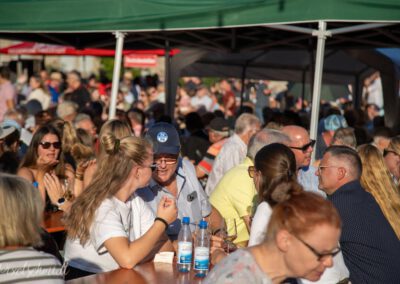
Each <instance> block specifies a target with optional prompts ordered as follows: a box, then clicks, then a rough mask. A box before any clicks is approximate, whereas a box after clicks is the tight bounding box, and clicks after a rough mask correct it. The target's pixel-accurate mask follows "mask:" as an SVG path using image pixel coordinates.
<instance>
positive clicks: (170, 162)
mask: <svg viewBox="0 0 400 284" xmlns="http://www.w3.org/2000/svg"><path fill="white" fill-rule="evenodd" d="M177 162H178V158H159V159H155V161H154V164H155V165H156V166H159V165H161V164H162V163H165V164H166V165H167V166H169V165H175V164H176V163H177Z"/></svg>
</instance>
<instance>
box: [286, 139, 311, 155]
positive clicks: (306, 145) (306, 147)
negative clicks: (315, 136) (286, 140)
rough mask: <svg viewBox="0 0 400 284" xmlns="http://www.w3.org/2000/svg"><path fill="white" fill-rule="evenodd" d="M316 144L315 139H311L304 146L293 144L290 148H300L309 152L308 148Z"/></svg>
mask: <svg viewBox="0 0 400 284" xmlns="http://www.w3.org/2000/svg"><path fill="white" fill-rule="evenodd" d="M314 145H315V140H311V141H310V142H309V143H307V144H305V145H303V146H301V147H294V146H291V147H289V148H291V149H296V150H300V151H302V152H303V153H305V152H307V150H308V148H310V147H311V148H312V147H314Z"/></svg>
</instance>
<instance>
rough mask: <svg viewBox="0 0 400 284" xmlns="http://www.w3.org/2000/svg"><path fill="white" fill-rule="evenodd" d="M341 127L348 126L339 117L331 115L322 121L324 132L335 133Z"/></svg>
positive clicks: (342, 118)
mask: <svg viewBox="0 0 400 284" xmlns="http://www.w3.org/2000/svg"><path fill="white" fill-rule="evenodd" d="M342 127H343V128H345V127H348V125H347V121H346V119H345V118H344V117H343V116H341V115H337V114H331V115H330V116H328V117H327V118H325V119H324V128H325V131H329V130H331V131H336V130H338V129H339V128H342Z"/></svg>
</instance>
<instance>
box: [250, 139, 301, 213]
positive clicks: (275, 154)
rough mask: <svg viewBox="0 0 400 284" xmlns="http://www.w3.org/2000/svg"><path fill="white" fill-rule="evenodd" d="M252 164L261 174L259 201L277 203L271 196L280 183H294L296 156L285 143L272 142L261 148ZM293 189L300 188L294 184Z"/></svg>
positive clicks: (270, 203)
mask: <svg viewBox="0 0 400 284" xmlns="http://www.w3.org/2000/svg"><path fill="white" fill-rule="evenodd" d="M254 166H255V168H256V170H257V171H259V172H260V174H261V182H260V184H259V186H258V187H259V188H258V189H257V190H258V195H259V199H260V200H261V201H266V202H268V204H269V205H270V206H274V205H275V204H277V200H275V198H274V197H273V196H272V195H273V193H274V191H275V190H278V191H279V190H280V188H279V187H278V185H279V184H281V183H288V182H294V183H296V180H297V179H296V158H295V156H294V154H293V152H292V151H291V150H290V149H289V148H288V147H287V146H285V145H283V144H279V143H272V144H269V145H267V146H264V147H263V148H261V149H260V150H259V151H258V152H257V154H256V157H255V158H254ZM293 188H294V189H295V190H302V188H301V187H300V186H294V187H293Z"/></svg>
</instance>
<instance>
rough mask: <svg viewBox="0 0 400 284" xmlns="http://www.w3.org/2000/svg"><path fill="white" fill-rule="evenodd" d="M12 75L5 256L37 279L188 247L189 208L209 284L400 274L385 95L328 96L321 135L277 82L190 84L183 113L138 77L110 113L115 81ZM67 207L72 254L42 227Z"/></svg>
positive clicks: (395, 279) (124, 84) (399, 202)
mask: <svg viewBox="0 0 400 284" xmlns="http://www.w3.org/2000/svg"><path fill="white" fill-rule="evenodd" d="M10 78H11V76H10V71H9V69H8V68H6V67H1V68H0V121H1V124H0V171H1V178H0V203H1V204H0V205H1V206H0V208H1V210H0V212H1V216H0V220H1V221H0V222H1V225H0V262H1V263H4V264H7V267H9V268H12V269H14V270H13V271H18V269H23V266H24V265H25V266H26V263H28V266H33V265H34V262H35V261H34V260H35V259H39V258H40V259H43V262H40V263H41V264H40V265H42V266H43V267H42V268H43V269H42V270H40V271H41V272H43V274H42V275H35V277H37V279H36V280H37V281H42V280H43V279H53V280H54V279H58V280H57V281H62V280H63V279H66V280H68V279H74V278H77V277H82V276H86V275H90V274H94V273H101V272H106V271H111V270H115V269H118V268H128V269H131V268H133V267H135V266H136V265H138V264H141V263H143V262H147V261H151V260H152V258H153V257H154V255H155V254H156V253H158V252H160V251H174V252H176V251H177V239H178V235H179V232H180V230H181V227H182V223H181V221H182V220H183V218H184V217H189V218H190V227H191V231H192V232H193V233H195V232H196V224H198V223H199V222H200V221H201V220H205V221H207V222H208V224H209V231H210V232H211V233H212V237H211V248H210V259H211V263H212V264H213V266H214V267H213V268H212V270H211V271H210V273H209V275H208V276H207V278H206V279H205V283H243V282H245V281H247V282H248V281H250V282H251V283H296V282H297V283H350V282H351V283H374V284H376V283H385V284H386V283H400V262H399V261H398V259H397V258H398V256H400V243H399V237H400V188H399V186H400V136H395V133H393V130H392V129H390V128H388V127H386V126H385V123H384V119H383V117H382V116H380V115H379V109H378V107H377V106H376V105H373V104H367V105H365V107H364V108H363V109H355V108H354V107H353V106H352V105H351V103H349V102H343V104H341V105H332V104H329V103H324V104H322V105H321V113H320V120H319V125H318V137H317V141H315V140H312V139H310V135H309V133H308V131H307V129H308V127H309V123H308V121H309V120H308V119H309V116H308V115H309V113H307V111H306V110H304V109H302V108H301V106H300V107H299V104H296V103H293V100H292V98H291V97H290V95H288V94H285V95H279V96H275V95H273V94H272V92H270V91H268V86H267V83H268V81H263V82H259V84H256V85H254V86H252V87H250V88H248V86H246V88H244V89H245V90H253V89H254V92H255V93H257V96H256V97H258V98H260V99H259V100H257V101H255V100H254V98H252V96H251V95H250V94H248V95H247V96H245V98H246V97H247V100H245V101H244V102H241V103H240V101H239V100H238V96H239V95H238V94H239V93H240V89H241V86H240V84H239V82H238V81H235V80H233V81H232V80H227V79H223V80H220V81H218V82H216V83H215V84H213V85H211V86H207V85H205V84H204V82H202V81H201V80H200V79H199V78H185V79H183V80H182V81H181V84H180V87H179V88H178V91H177V102H176V110H175V114H174V117H170V116H168V115H167V114H166V113H165V112H164V109H165V104H164V103H165V94H164V91H163V87H162V84H160V82H158V80H157V79H156V78H151V77H148V78H135V79H133V77H132V74H131V73H130V72H126V73H125V74H124V76H123V79H122V81H121V82H120V88H119V95H118V101H117V109H118V111H117V114H116V117H115V118H113V119H109V117H108V115H107V113H108V112H107V109H108V108H109V104H110V99H109V97H110V86H109V85H107V83H106V82H104V80H101V79H100V80H97V79H96V78H95V77H91V78H88V80H86V81H85V80H83V79H82V78H81V75H80V73H79V72H77V71H72V72H69V73H68V74H67V75H66V76H65V81H64V79H63V78H64V76H63V74H62V73H60V72H51V73H50V74H48V73H47V72H46V71H43V72H41V74H38V75H33V76H32V77H31V78H30V79H29V84H26V83H27V82H25V83H24V82H22V81H21V80H20V81H18V82H17V84H12V83H11V81H10ZM25 81H26V80H25ZM285 100H286V101H285ZM284 101H285V102H284ZM261 102H262V103H263V105H260V104H261ZM279 102H281V103H279ZM291 102H292V103H291ZM300 105H302V104H300ZM303 106H304V104H303ZM313 152H315V160H313V159H312V156H313V155H312V154H313ZM55 211H62V212H63V214H64V222H65V228H66V233H65V234H66V240H65V245H64V246H63V247H59V248H58V247H57V244H56V243H55V242H54V240H53V239H52V236H51V235H49V234H48V233H46V231H45V230H43V228H42V226H43V223H42V216H43V213H44V212H55ZM10 212H13V216H12V218H10V217H9V215H10ZM227 219H234V220H236V221H235V224H236V226H235V228H232V227H227V228H226V230H227V232H229V231H232V230H235V229H236V231H237V235H236V238H235V239H234V240H233V245H234V249H236V251H235V252H231V250H229V248H228V249H226V244H227V243H226V240H224V238H223V236H222V235H221V234H219V232H220V231H221V226H222V224H224V223H225V222H224V220H227ZM225 224H226V223H225ZM60 249H61V250H63V255H60V253H59V250H60ZM24 261H25V262H26V263H24ZM63 263H65V266H66V270H65V271H63V270H62V269H61V266H62V264H63ZM15 269H17V270H15ZM32 269H33V268H32ZM46 269H47V270H46ZM49 269H51V273H49V271H48V270H49ZM64 272H65V273H64ZM8 277H9V278H7V280H9V279H12V280H14V281H15V280H16V279H18V280H19V281H23V279H24V277H27V276H26V275H24V274H23V273H20V274H15V273H14V274H13V276H12V277H14V278H10V277H11V276H8ZM46 277H48V278H46ZM32 279H33V280H35V279H34V278H31V280H32ZM39 279H40V280H39ZM38 283H39V282H38Z"/></svg>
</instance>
